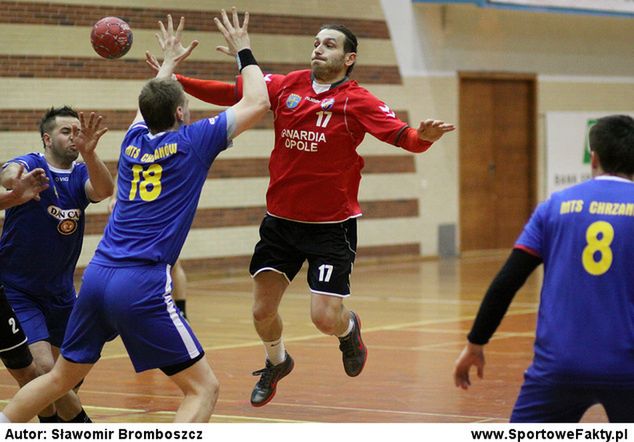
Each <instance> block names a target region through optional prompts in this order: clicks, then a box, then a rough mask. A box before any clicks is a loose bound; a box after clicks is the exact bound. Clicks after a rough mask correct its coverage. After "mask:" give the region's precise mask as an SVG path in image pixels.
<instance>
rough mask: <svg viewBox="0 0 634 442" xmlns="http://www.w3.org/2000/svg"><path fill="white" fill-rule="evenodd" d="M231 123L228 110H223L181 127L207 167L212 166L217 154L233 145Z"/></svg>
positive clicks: (192, 147) (185, 137)
mask: <svg viewBox="0 0 634 442" xmlns="http://www.w3.org/2000/svg"><path fill="white" fill-rule="evenodd" d="M229 124H230V118H228V114H227V112H221V113H220V114H218V115H216V116H215V117H211V118H203V119H202V120H199V121H196V122H195V123H193V124H191V125H189V126H183V128H182V129H181V130H182V131H183V137H184V139H185V140H187V141H188V142H189V143H190V145H191V149H192V150H193V151H194V152H195V153H196V155H197V156H198V157H199V158H200V159H201V161H202V162H203V164H204V165H205V167H206V168H209V167H211V163H212V162H213V160H214V159H215V158H216V156H218V154H219V153H220V152H222V151H223V150H225V149H226V148H227V147H229V146H230V145H231V141H230V139H229V130H230V127H229Z"/></svg>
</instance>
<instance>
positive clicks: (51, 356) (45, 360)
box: [29, 341, 84, 422]
mask: <svg viewBox="0 0 634 442" xmlns="http://www.w3.org/2000/svg"><path fill="white" fill-rule="evenodd" d="M29 349H30V350H31V354H32V355H33V361H34V362H35V364H36V365H37V367H38V369H39V370H40V371H41V372H42V373H48V372H50V371H51V370H52V369H53V367H54V365H55V357H56V356H57V355H59V349H58V348H56V347H53V346H51V344H49V343H48V342H46V341H38V342H34V343H33V344H31V345H29ZM82 379H83V378H82ZM80 381H81V379H79V380H78V381H77V383H79V382H80ZM75 385H76V384H75ZM75 385H73V387H74V386H75ZM55 410H56V411H57V415H58V416H59V417H60V419H62V420H63V421H67V422H69V421H72V420H73V419H75V418H76V417H78V416H80V415H82V414H83V413H84V409H83V408H82V405H81V402H80V400H79V397H78V396H77V393H75V392H74V391H72V390H70V391H69V392H68V393H67V394H65V395H63V396H62V397H61V398H59V399H58V400H56V401H55V407H54V409H53V413H54V412H55ZM53 413H51V414H53ZM41 416H49V414H41Z"/></svg>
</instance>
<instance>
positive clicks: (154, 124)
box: [139, 78, 185, 133]
mask: <svg viewBox="0 0 634 442" xmlns="http://www.w3.org/2000/svg"><path fill="white" fill-rule="evenodd" d="M183 104H185V92H184V91H183V87H182V86H181V84H180V83H179V82H178V81H176V80H172V79H171V78H167V79H166V78H162V79H159V78H154V79H152V80H150V81H148V82H147V83H145V86H143V89H141V93H140V94H139V110H140V111H141V115H143V120H145V123H146V124H147V126H148V128H149V129H150V131H151V132H152V133H157V132H163V131H166V130H168V129H170V128H171V127H172V126H174V123H175V122H176V116H175V115H174V114H175V113H176V108H177V107H178V106H182V105H183Z"/></svg>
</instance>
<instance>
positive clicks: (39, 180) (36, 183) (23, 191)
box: [12, 164, 48, 204]
mask: <svg viewBox="0 0 634 442" xmlns="http://www.w3.org/2000/svg"><path fill="white" fill-rule="evenodd" d="M46 189H48V177H47V176H46V172H45V171H44V169H42V168H39V167H38V168H37V169H33V170H32V171H31V172H29V173H24V166H23V165H22V164H20V165H19V169H18V172H17V175H16V176H15V178H14V179H13V189H12V191H13V195H14V197H15V198H16V203H17V204H22V203H25V202H27V201H29V200H31V199H34V200H36V201H39V200H40V192H42V191H44V190H46Z"/></svg>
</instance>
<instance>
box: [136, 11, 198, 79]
mask: <svg viewBox="0 0 634 442" xmlns="http://www.w3.org/2000/svg"><path fill="white" fill-rule="evenodd" d="M159 28H160V32H159V33H156V34H154V35H155V36H156V39H157V40H158V43H159V46H161V50H162V51H163V64H164V65H165V63H168V64H169V65H170V68H171V70H173V68H175V67H176V66H177V65H178V64H179V63H180V62H181V61H183V60H185V59H186V58H187V57H189V55H190V54H191V53H192V51H193V50H194V49H195V48H196V46H198V40H193V41H192V42H191V43H190V44H189V46H187V47H184V46H183V43H182V42H181V38H182V34H183V29H184V28H185V17H181V18H180V22H179V23H178V27H177V28H176V30H174V21H173V20H172V16H171V15H169V14H168V16H167V28H166V27H165V25H164V24H163V22H162V21H159ZM145 61H146V63H148V65H150V67H151V68H152V69H154V70H155V71H156V72H158V71H159V70H160V67H161V66H160V65H159V63H158V60H157V59H156V58H155V57H154V56H153V55H152V54H151V53H150V52H149V51H146V52H145ZM170 75H171V72H170Z"/></svg>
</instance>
